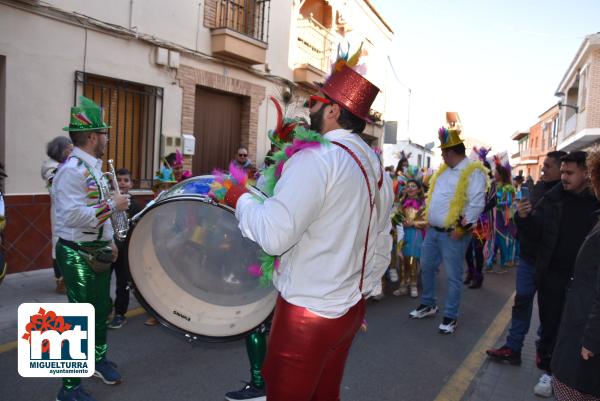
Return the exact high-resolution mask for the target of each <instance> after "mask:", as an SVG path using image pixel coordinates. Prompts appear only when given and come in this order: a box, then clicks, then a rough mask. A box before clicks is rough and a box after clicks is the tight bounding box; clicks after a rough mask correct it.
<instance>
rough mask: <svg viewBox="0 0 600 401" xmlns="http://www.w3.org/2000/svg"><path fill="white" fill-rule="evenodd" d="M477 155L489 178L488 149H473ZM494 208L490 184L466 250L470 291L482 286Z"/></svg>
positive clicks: (493, 194)
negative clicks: (483, 206) (487, 171)
mask: <svg viewBox="0 0 600 401" xmlns="http://www.w3.org/2000/svg"><path fill="white" fill-rule="evenodd" d="M473 150H474V151H475V153H476V154H477V156H478V158H479V160H480V161H481V162H482V163H483V165H484V166H485V167H486V168H487V169H488V170H489V171H490V177H491V175H492V173H491V171H492V167H491V166H490V164H489V163H488V162H487V160H486V157H487V154H488V153H489V151H490V150H491V148H490V149H486V148H483V147H482V148H479V149H477V148H473ZM495 206H496V187H495V185H494V184H493V183H492V184H491V186H490V188H489V190H488V192H487V194H486V203H485V209H483V213H481V215H480V216H479V219H477V223H475V227H474V228H473V238H472V239H471V242H470V243H469V247H468V248H467V254H466V260H467V266H468V270H467V277H466V278H465V281H464V283H465V284H466V285H468V286H469V288H471V289H476V288H481V285H482V284H483V265H484V260H485V258H486V257H487V256H488V255H489V253H490V252H489V251H488V249H489V244H491V245H492V246H493V243H494V224H493V222H494V208H495Z"/></svg>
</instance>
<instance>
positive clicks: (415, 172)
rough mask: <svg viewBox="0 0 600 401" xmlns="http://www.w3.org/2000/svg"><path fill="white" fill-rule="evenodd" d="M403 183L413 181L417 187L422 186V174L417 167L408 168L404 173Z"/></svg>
mask: <svg viewBox="0 0 600 401" xmlns="http://www.w3.org/2000/svg"><path fill="white" fill-rule="evenodd" d="M403 175H404V177H405V181H406V182H408V181H415V182H417V183H418V184H419V185H422V184H423V172H422V171H421V169H420V168H419V167H417V166H408V167H407V168H406V170H405V171H404V174H403Z"/></svg>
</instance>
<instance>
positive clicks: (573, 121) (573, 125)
mask: <svg viewBox="0 0 600 401" xmlns="http://www.w3.org/2000/svg"><path fill="white" fill-rule="evenodd" d="M576 129H577V114H573V115H572V116H571V117H570V118H569V119H568V120H567V121H566V122H565V131H564V132H565V135H564V138H568V137H569V136H571V135H573V134H574V133H575V130H576Z"/></svg>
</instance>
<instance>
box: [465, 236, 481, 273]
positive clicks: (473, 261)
mask: <svg viewBox="0 0 600 401" xmlns="http://www.w3.org/2000/svg"><path fill="white" fill-rule="evenodd" d="M484 246H485V242H481V241H480V240H478V239H476V238H472V239H471V241H470V242H469V247H468V248H467V254H466V255H465V259H466V260H467V266H468V268H469V270H468V271H467V279H470V280H473V281H474V282H475V283H477V284H481V283H482V282H483V248H484Z"/></svg>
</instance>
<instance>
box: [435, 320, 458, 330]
mask: <svg viewBox="0 0 600 401" xmlns="http://www.w3.org/2000/svg"><path fill="white" fill-rule="evenodd" d="M456 324H457V321H456V319H451V318H449V317H444V320H442V324H440V326H439V327H438V328H439V330H440V334H452V333H454V331H456Z"/></svg>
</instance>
